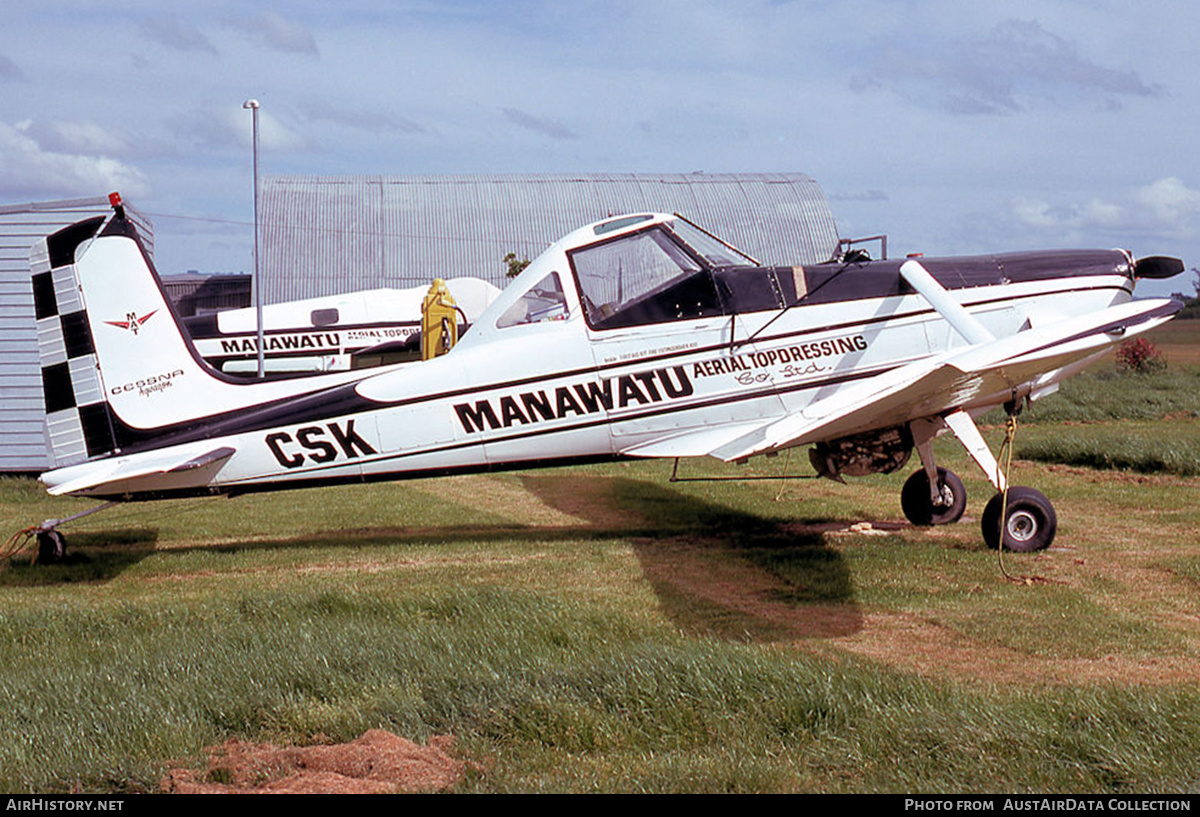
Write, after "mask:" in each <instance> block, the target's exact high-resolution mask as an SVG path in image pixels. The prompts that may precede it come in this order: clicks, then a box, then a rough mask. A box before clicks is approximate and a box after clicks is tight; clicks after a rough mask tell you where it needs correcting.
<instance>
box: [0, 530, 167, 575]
mask: <svg viewBox="0 0 1200 817" xmlns="http://www.w3.org/2000/svg"><path fill="white" fill-rule="evenodd" d="M157 541H158V531H157V530H155V529H153V528H120V529H117V530H110V531H87V532H79V533H71V534H68V535H67V552H66V555H65V556H64V557H63V559H62V560H61V561H59V562H56V563H54V564H43V563H36V564H35V563H34V554H35V553H36V551H37V543H36V541H35V542H31V543H30V546H29V548H28V549H27V550H26V551H25V552H24V553H21V554H19V555H17V556H14V557H13V558H12V559H10V560H9V561H8V564H7V566H6V567H4V568H3V569H0V587H47V586H51V585H56V584H80V583H87V582H103V581H108V580H110V579H112V578H114V577H116V576H118V575H119V574H120V573H122V572H123V571H125V570H126V569H128V568H129V567H131V566H132V565H135V564H137V563H138V562H140V561H141V560H142V559H144V558H146V556H148V555H150V554H151V553H153V552H154V545H155V543H156V542H157Z"/></svg>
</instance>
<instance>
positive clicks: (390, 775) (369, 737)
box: [162, 729, 466, 794]
mask: <svg viewBox="0 0 1200 817" xmlns="http://www.w3.org/2000/svg"><path fill="white" fill-rule="evenodd" d="M453 746H454V739H453V738H452V737H448V736H444V737H433V738H430V740H429V743H427V744H426V745H425V746H421V745H420V744H417V743H413V742H412V741H411V740H406V739H405V738H402V737H398V736H397V735H393V734H392V733H390V732H385V731H383V730H380V729H372V730H370V731H368V732H365V733H363V735H362V736H361V737H359V738H358V739H356V740H352V741H350V742H349V743H339V744H333V745H324V746H305V747H280V746H274V745H272V744H269V743H250V742H247V741H241V740H236V739H234V740H228V741H226V742H225V743H223V744H221V745H220V746H213V747H210V748H209V749H208V764H207V766H206V767H205V768H204V770H203V771H201V772H199V773H197V772H196V771H195V770H193V769H172V770H170V771H169V772H168V773H167V775H166V776H165V777H164V778H163V781H162V788H163V791H166V792H172V793H177V794H391V793H399V792H434V791H442V790H444V789H447V788H449V787H450V786H452V785H454V784H455V783H456V782H458V780H459V779H460V778H461V777H462V774H463V770H464V768H465V766H466V764H465V763H463V762H462V761H459V760H456V759H455V758H454V757H452V756H451V750H452V749H453Z"/></svg>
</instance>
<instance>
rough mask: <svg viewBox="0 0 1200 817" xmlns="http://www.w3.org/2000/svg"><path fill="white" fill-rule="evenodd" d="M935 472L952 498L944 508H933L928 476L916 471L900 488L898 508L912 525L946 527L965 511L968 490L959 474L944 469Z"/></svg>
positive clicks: (923, 472)
mask: <svg viewBox="0 0 1200 817" xmlns="http://www.w3.org/2000/svg"><path fill="white" fill-rule="evenodd" d="M937 472H938V481H939V482H940V483H941V484H942V488H943V490H946V491H949V492H950V497H951V499H950V504H949V505H946V506H945V507H943V508H935V507H934V506H933V503H932V502H931V501H930V499H929V477H928V476H926V474H925V469H921V470H920V471H915V472H914V473H913V475H912V476H910V477H909V478H908V480H907V481H906V482H905V483H904V487H903V488H901V489H900V507H901V508H902V509H903V510H904V515H905V516H906V517H908V521H909V522H912V523H913V524H914V525H920V526H922V527H924V526H928V525H949V524H951V523H953V522H957V521H958V520H959V519H961V518H962V515H963V511H964V510H966V508H967V489H966V488H964V487H963V484H962V480H961V479H959V478H958V475H957V474H955V473H954V472H953V471H947V470H946V469H945V468H938V469H937Z"/></svg>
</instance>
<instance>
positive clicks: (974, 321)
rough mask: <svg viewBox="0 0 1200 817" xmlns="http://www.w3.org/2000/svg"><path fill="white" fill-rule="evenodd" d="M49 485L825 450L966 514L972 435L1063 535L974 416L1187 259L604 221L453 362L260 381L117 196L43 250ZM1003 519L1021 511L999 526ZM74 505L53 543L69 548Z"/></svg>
mask: <svg viewBox="0 0 1200 817" xmlns="http://www.w3.org/2000/svg"><path fill="white" fill-rule="evenodd" d="M32 262H33V291H34V295H35V307H36V313H37V327H38V342H39V348H40V355H41V366H42V378H43V382H44V386H45V402H46V423H47V428H48V433H49V439H50V442H51V447H52V451H53V456H54V459H55V466H56V467H55V468H54V469H53V470H51V471H49V472H47V473H45V474H43V475H42V477H41V479H42V482H43V483H45V485H46V486H47V488H48V489H49V491H50V493H51V494H71V495H76V496H94V497H99V498H106V499H111V500H118V501H120V500H149V499H157V498H163V497H177V496H186V495H197V494H209V493H212V494H238V493H243V492H248V491H263V490H276V489H282V488H298V487H304V486H312V485H322V484H328V483H337V482H359V481H364V480H390V479H399V478H405V477H426V476H432V475H442V474H454V473H461V472H468V471H486V470H494V469H504V468H529V467H535V466H543V465H559V464H564V463H570V462H585V461H598V460H610V459H614V458H628V457H666V458H677V457H703V456H711V457H716V458H719V459H721V460H726V461H741V460H745V459H747V458H749V457H753V456H755V455H757V454H771V453H773V452H777V451H780V450H783V449H788V448H792V447H795V446H812V451H811V459H812V462H813V464H814V465H815V467H816V469H817V471H818V473H820V474H821V475H823V476H828V477H833V478H841V476H842V475H849V476H855V475H862V474H867V473H873V472H881V471H882V472H889V471H893V470H895V469H897V468H900V467H901V466H903V465H904V463H905V462H906V461H907V459H908V457H909V454H910V452H911V451H912V449H913V448H916V450H917V452H918V454H919V457H920V462H921V467H920V468H919V469H918V470H917V471H916V472H915V473H914V474H913V475H912V477H911V478H910V479H909V481H908V483H907V484H906V485H905V487H904V490H903V491H902V495H901V500H902V502H901V504H902V506H903V509H904V512H905V514H906V516H907V517H908V518H909V519H910V520H911V521H912V522H914V523H915V524H918V525H934V524H943V523H949V522H954V521H956V520H958V519H959V517H960V516H961V515H962V513H963V509H964V507H965V505H966V495H965V493H964V490H963V485H962V482H961V481H960V480H959V479H958V477H956V476H955V475H954V474H953V473H951V472H949V471H947V470H946V469H944V468H940V467H938V465H937V464H936V463H935V462H934V458H933V448H932V445H931V443H932V441H933V439H934V438H935V437H937V436H938V435H940V434H942V433H944V432H947V431H949V432H951V433H952V434H954V435H955V436H956V437H957V438H958V439H959V441H961V442H962V444H963V445H964V446H965V448H966V450H967V451H968V452H969V454H970V455H971V457H972V458H973V459H974V460H975V462H976V463H978V465H979V466H980V468H982V470H983V472H984V473H985V474H986V475H987V478H988V479H989V480H990V481H991V483H992V485H993V486H994V487H995V489H996V491H997V492H998V493H997V494H996V497H995V498H993V499H992V500H991V502H990V503H989V505H988V508H987V510H986V511H985V513H984V514H983V515H982V519H983V524H984V530H983V535H984V539H985V540H986V541H987V542H988V543H989V544H990V545H991V546H993V547H996V546H1001V545H1003V546H1005V547H1008V548H1011V549H1014V550H1033V549H1037V548H1042V547H1045V546H1047V545H1048V544H1049V543H1050V541H1051V539H1052V538H1053V536H1054V531H1055V527H1056V521H1055V515H1054V511H1053V508H1052V507H1051V505H1050V503H1049V502H1048V501H1047V500H1046V498H1045V497H1044V496H1042V495H1041V494H1040V493H1038V492H1037V491H1034V490H1032V489H1028V488H1012V489H1010V490H1008V491H1007V500H1006V501H1004V500H1002V499H1001V497H1002V496H1003V493H1002V492H1003V491H1004V489H1005V488H1006V485H1005V478H1004V474H1003V473H1002V471H1001V469H1000V468H999V467H998V465H997V461H996V458H995V457H994V456H993V454H992V453H991V452H990V450H989V448H988V446H987V445H986V444H985V442H984V440H983V438H982V437H981V435H980V433H979V431H978V429H977V428H976V425H975V422H974V419H973V418H974V417H976V416H978V415H979V414H980V413H982V412H984V411H986V410H988V409H991V408H993V407H996V406H1001V405H1005V404H1007V405H1008V406H1009V407H1010V408H1012V407H1014V406H1017V405H1019V404H1020V403H1021V402H1022V401H1025V400H1026V399H1036V398H1038V397H1040V396H1042V395H1045V394H1047V393H1049V392H1051V391H1053V390H1054V389H1055V388H1056V387H1057V385H1058V383H1059V381H1061V380H1062V379H1063V378H1065V377H1068V376H1069V375H1071V374H1073V373H1075V372H1077V371H1078V370H1080V369H1081V368H1082V367H1084V366H1086V365H1087V364H1088V363H1090V362H1091V361H1093V360H1094V359H1095V358H1096V357H1097V356H1099V355H1101V354H1103V353H1104V352H1105V351H1106V350H1107V349H1108V348H1109V347H1110V346H1111V345H1113V344H1114V343H1116V342H1118V341H1121V340H1123V339H1125V338H1128V337H1131V336H1132V335H1134V334H1135V333H1138V332H1142V331H1145V330H1147V329H1150V328H1152V327H1154V326H1157V325H1159V324H1161V323H1163V322H1164V321H1167V320H1168V319H1170V318H1171V316H1172V315H1174V313H1175V312H1176V311H1177V310H1178V309H1179V306H1180V305H1179V304H1178V303H1177V302H1175V301H1173V300H1170V299H1146V300H1135V299H1134V298H1133V289H1134V284H1135V282H1136V280H1137V279H1138V278H1145V277H1155V278H1159V277H1167V276H1169V275H1174V274H1176V273H1178V272H1181V271H1182V269H1183V265H1182V263H1181V262H1180V261H1178V260H1177V259H1171V258H1162V257H1153V258H1146V259H1142V260H1140V261H1135V260H1134V259H1133V257H1132V256H1131V255H1129V254H1128V253H1126V252H1124V251H1120V250H1112V251H1108V250H1104V251H1075V250H1071V251H1057V252H1041V253H1011V254H1004V255H995V256H976V257H962V258H939V259H934V258H928V259H921V260H915V259H909V260H905V261H903V262H901V261H887V260H883V261H869V260H864V259H861V258H844V259H842V260H835V261H832V262H829V263H824V264H818V265H813V266H807V267H763V266H761V265H760V264H758V263H757V262H756V261H755V260H754V259H752V258H750V257H748V256H746V255H744V254H743V253H741V252H739V251H738V250H736V249H734V248H733V247H731V246H730V245H728V244H726V243H724V242H722V241H720V240H718V239H716V238H715V237H713V236H712V235H710V234H708V233H706V232H704V231H703V230H701V229H699V228H698V227H696V226H694V225H693V224H691V223H690V222H688V221H686V220H685V219H683V218H681V217H678V216H669V215H656V214H640V215H629V216H623V217H619V218H610V219H608V220H605V221H602V222H599V223H596V224H592V225H589V226H587V227H583V228H581V229H579V230H576V231H574V232H572V233H570V234H569V235H567V236H566V237H565V238H563V239H562V240H560V241H558V242H557V243H555V244H553V245H552V246H551V247H550V248H549V249H548V250H546V252H544V253H543V254H542V255H541V256H539V257H538V258H537V259H536V260H535V261H534V262H533V263H532V264H530V265H529V267H528V268H527V269H526V270H525V271H524V272H523V273H522V274H521V275H520V276H519V277H518V278H517V279H515V280H514V282H513V283H512V284H511V285H509V287H508V288H507V289H506V290H505V291H504V292H503V293H501V294H500V296H499V297H497V298H496V300H495V301H494V302H493V303H492V304H491V306H490V307H488V309H487V310H486V311H485V312H484V313H483V314H481V315H480V316H479V318H478V320H476V321H475V323H474V325H473V326H472V327H471V329H470V331H469V332H468V333H467V334H466V335H465V337H463V339H462V340H461V341H460V342H459V343H458V345H457V346H455V347H454V348H453V349H452V350H451V351H450V352H449V353H447V354H445V355H443V356H441V357H437V358H434V359H432V360H428V361H425V362H415V363H408V364H400V365H396V366H391V367H380V368H376V369H370V370H366V371H362V370H360V371H349V372H338V373H333V374H326V375H319V376H314V377H307V378H301V379H292V380H275V381H258V382H253V381H251V382H247V381H245V380H239V379H234V378H231V377H227V376H225V375H223V374H222V373H220V372H218V371H216V370H214V369H213V368H211V367H210V366H208V365H206V364H205V363H204V362H203V360H202V359H201V358H200V356H199V355H198V354H197V352H196V350H195V349H194V348H193V346H192V344H191V343H190V341H189V339H188V337H187V336H186V334H185V333H184V332H183V331H181V329H180V321H179V319H178V318H177V316H176V315H175V313H174V311H173V309H172V307H171V305H170V303H169V301H168V300H167V299H166V297H165V296H164V294H163V290H162V287H161V286H160V284H159V281H158V278H157V276H156V274H155V272H154V270H153V269H152V266H151V264H150V262H149V259H148V257H147V256H146V253H145V251H144V249H143V247H142V244H141V242H140V240H139V238H138V235H137V233H136V231H135V229H134V227H133V225H132V224H131V223H130V222H129V221H128V220H127V219H126V218H125V217H124V213H123V210H122V208H121V207H120V206H119V205H118V206H117V207H115V209H114V212H113V213H112V214H110V215H109V216H108V217H106V218H99V217H98V218H93V219H89V220H87V221H82V222H80V223H78V224H75V225H73V226H71V227H67V228H65V229H63V230H61V231H60V232H58V233H56V234H54V235H52V236H50V237H49V238H48V239H46V240H45V241H44V242H42V243H41V244H39V245H37V246H35V248H34V250H33V255H32ZM1002 507H1003V508H1004V511H1003V515H1004V516H1005V517H1006V518H1005V519H1004V520H1003V521H1002V520H1001V519H1000V516H1001V513H1002V511H1001V508H1002ZM54 522H55V520H51V522H50V523H46V524H45V525H44V526H43V533H45V534H47V535H49V534H53V535H54V536H57V535H58V534H57V532H56V531H53V530H52V528H53V527H54V524H53V523H54Z"/></svg>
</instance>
